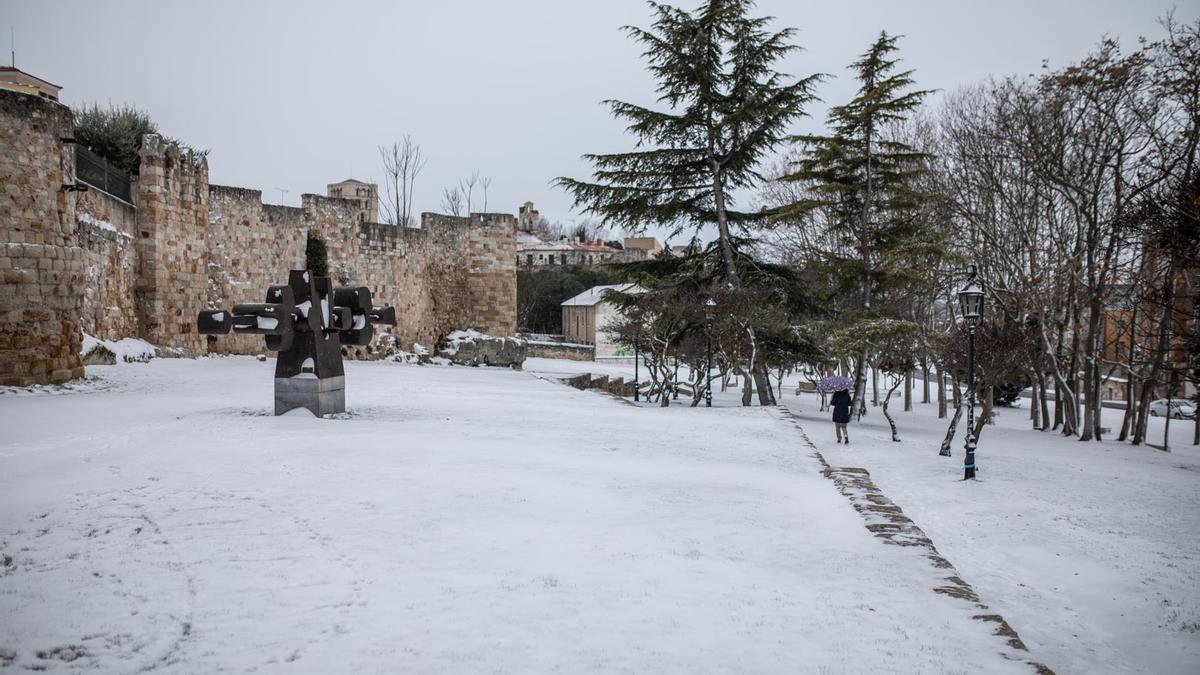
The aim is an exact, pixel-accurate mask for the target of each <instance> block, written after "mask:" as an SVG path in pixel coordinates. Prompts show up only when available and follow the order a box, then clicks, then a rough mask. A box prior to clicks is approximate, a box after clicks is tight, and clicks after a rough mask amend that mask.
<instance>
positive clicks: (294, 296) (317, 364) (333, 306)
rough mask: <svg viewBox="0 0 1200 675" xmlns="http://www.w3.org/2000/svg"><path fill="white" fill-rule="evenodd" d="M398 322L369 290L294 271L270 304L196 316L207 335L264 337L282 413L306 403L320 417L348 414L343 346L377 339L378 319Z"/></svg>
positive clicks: (270, 291) (273, 293)
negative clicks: (377, 304) (374, 300)
mask: <svg viewBox="0 0 1200 675" xmlns="http://www.w3.org/2000/svg"><path fill="white" fill-rule="evenodd" d="M377 323H378V324H386V325H389V326H395V325H396V310H395V309H394V308H392V307H374V306H372V305H371V291H370V290H369V289H367V288H366V287H357V288H334V287H333V284H332V282H330V280H329V277H317V276H313V275H312V274H311V273H309V272H307V271H305V270H292V271H291V272H290V273H289V274H288V283H287V285H286V286H271V287H269V288H268V289H267V299H266V302H263V303H256V304H242V305H234V306H233V310H232V311H228V312H227V311H225V310H223V309H207V310H204V311H202V312H200V316H199V317H197V319H196V327H197V329H198V331H199V332H200V333H202V334H205V335H225V334H228V333H229V331H230V330H232V331H233V332H234V333H240V334H243V335H262V336H263V337H264V338H265V340H266V343H267V349H270V350H273V351H277V352H279V356H278V358H277V359H276V360H275V414H276V415H282V414H283V413H285V412H287V411H289V410H292V409H294V408H307V409H308V410H309V411H310V412H312V414H314V415H316V416H317V417H321V416H323V415H329V414H335V413H343V412H345V411H346V376H345V371H344V369H343V367H342V349H341V346H342V345H343V344H347V345H358V346H366V345H369V344H371V337H372V335H373V334H374V332H375V327H374V325H375V324H377Z"/></svg>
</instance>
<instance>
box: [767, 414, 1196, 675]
mask: <svg viewBox="0 0 1200 675" xmlns="http://www.w3.org/2000/svg"><path fill="white" fill-rule="evenodd" d="M793 393H794V390H793ZM914 393H916V394H917V396H919V392H914ZM785 400H786V402H787V405H788V407H789V409H791V410H793V411H794V412H796V414H797V416H798V417H800V419H801V420H802V423H804V425H805V428H806V429H807V430H808V435H809V436H810V438H811V439H812V440H813V442H814V443H816V445H817V447H818V448H819V449H820V450H821V452H822V454H824V455H825V457H826V459H827V460H828V461H829V462H830V463H831V464H834V465H840V466H861V467H864V468H866V469H868V470H869V471H870V472H871V475H872V477H874V479H875V482H876V484H877V485H878V486H879V487H880V488H881V489H882V490H883V491H884V493H886V494H887V495H888V496H890V497H891V498H892V499H893V500H894V501H895V502H896V503H897V504H899V505H900V506H902V507H903V508H904V510H905V513H907V514H908V515H909V517H911V518H912V519H913V520H914V521H916V523H917V524H919V525H920V526H921V527H922V529H924V530H925V532H926V534H928V535H929V536H930V537H931V538H932V539H933V541H934V542H935V543H936V544H937V546H938V549H939V550H940V551H941V552H942V554H943V555H945V556H946V557H947V558H948V559H949V560H951V561H953V562H954V564H955V566H956V567H957V568H958V570H959V571H960V572H961V573H962V574H963V576H964V577H965V578H966V579H967V580H968V581H970V582H971V583H972V584H973V585H974V586H975V588H976V589H977V590H978V591H979V593H980V595H981V596H982V597H984V598H985V599H987V600H988V601H989V602H990V603H991V605H992V607H993V608H995V609H996V610H998V611H999V612H1000V614H1002V615H1003V616H1004V617H1005V618H1006V619H1008V621H1009V622H1010V623H1011V624H1012V625H1013V626H1014V627H1015V628H1016V629H1017V630H1018V631H1019V632H1020V634H1021V638H1022V639H1023V640H1024V641H1025V643H1026V644H1027V645H1028V646H1029V649H1030V651H1031V652H1032V653H1033V654H1035V655H1037V657H1038V658H1039V659H1040V660H1041V661H1042V662H1043V663H1045V664H1046V665H1048V666H1050V667H1051V668H1053V669H1055V670H1056V671H1058V672H1060V673H1100V672H1103V673H1140V672H1146V673H1191V674H1195V673H1200V450H1198V449H1197V448H1196V447H1195V446H1193V445H1190V443H1191V435H1192V426H1191V422H1190V421H1185V422H1183V423H1180V422H1179V421H1177V420H1176V421H1173V422H1172V424H1171V431H1172V439H1171V440H1172V443H1171V447H1172V452H1170V453H1164V452H1162V451H1159V450H1155V449H1152V448H1148V447H1144V446H1143V447H1140V448H1135V447H1132V446H1130V445H1129V444H1128V443H1117V442H1115V441H1108V442H1104V443H1102V444H1096V443H1082V442H1079V441H1077V440H1073V439H1067V438H1064V437H1062V436H1061V435H1058V434H1056V433H1054V432H1045V433H1042V432H1037V431H1032V430H1031V429H1030V428H1029V427H1030V423H1029V419H1028V410H1027V409H1001V410H1000V411H999V413H1000V414H999V416H998V419H997V422H996V424H995V425H990V426H988V427H986V428H985V429H984V431H983V433H982V434H981V438H980V441H979V449H978V451H977V453H976V464H977V465H978V467H979V469H978V475H979V480H977V481H975V482H966V483H964V482H961V481H959V482H956V479H958V478H961V477H962V471H963V470H962V463H963V450H962V435H961V432H960V435H959V436H958V437H957V438H956V439H955V442H954V446H953V449H952V451H953V453H954V456H953V457H950V458H947V457H939V456H938V455H937V451H938V448H939V447H940V445H941V441H942V438H943V437H944V435H945V424H946V421H942V420H937V414H936V413H937V406H936V404H928V405H922V404H920V403H914V404H913V411H912V412H908V413H905V412H903V411H902V409H903V406H902V405H901V404H900V403H899V402H897V401H893V403H892V406H891V408H890V409H891V411H892V413H893V417H895V418H896V420H897V425H898V426H899V430H900V438H901V442H899V443H896V442H893V441H892V440H891V432H890V431H889V429H888V425H887V421H886V420H885V419H884V418H883V415H882V414H881V413H880V411H879V409H878V408H873V409H870V410H869V413H868V416H867V417H864V418H863V420H862V422H861V423H859V424H853V425H851V426H850V436H851V438H850V444H849V445H837V444H836V443H835V442H834V441H835V437H834V430H833V425H832V423H830V422H829V414H828V413H822V412H819V407H820V404H819V401H818V397H817V396H816V395H814V394H806V395H802V396H801V397H799V398H797V397H796V396H794V395H788V396H786V397H785ZM917 400H919V398H918V399H917ZM1025 403H1026V404H1028V402H1027V401H1026V402H1025ZM1104 413H1105V417H1106V424H1108V425H1109V426H1113V427H1119V426H1120V419H1121V418H1120V414H1121V411H1116V410H1106V411H1104ZM964 423H965V415H964ZM1162 424H1163V420H1162V419H1151V420H1150V425H1151V426H1150V432H1151V435H1152V438H1153V439H1154V440H1155V442H1158V443H1161V439H1162V432H1163V430H1162Z"/></svg>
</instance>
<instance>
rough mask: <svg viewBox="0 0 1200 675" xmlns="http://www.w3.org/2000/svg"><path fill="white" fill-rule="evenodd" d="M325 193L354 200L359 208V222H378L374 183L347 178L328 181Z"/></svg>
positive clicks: (376, 188)
mask: <svg viewBox="0 0 1200 675" xmlns="http://www.w3.org/2000/svg"><path fill="white" fill-rule="evenodd" d="M326 195H327V196H329V197H337V198H339V199H349V200H351V201H353V202H355V204H356V205H357V207H358V210H359V213H358V220H359V222H361V223H378V222H379V186H378V185H376V184H375V183H364V182H362V181H361V180H355V179H353V178H348V179H346V180H344V181H342V182H340V183H330V184H329V185H328V186H327V192H326Z"/></svg>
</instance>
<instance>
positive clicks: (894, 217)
mask: <svg viewBox="0 0 1200 675" xmlns="http://www.w3.org/2000/svg"><path fill="white" fill-rule="evenodd" d="M898 37H899V36H895V35H888V34H887V33H886V32H881V33H880V35H879V38H878V39H877V40H876V41H875V42H874V43H873V44H872V45H871V47H870V49H868V50H867V52H866V53H864V54H863V55H862V56H861V57H859V59H858V60H857V61H855V62H854V63H853V64H851V66H850V68H851V70H852V71H854V73H855V78H856V79H857V80H858V82H859V89H858V93H857V95H856V96H855V97H854V98H853V99H852V100H851V101H850V102H848V103H846V104H845V105H841V106H836V107H834V108H832V109H831V110H830V112H829V119H828V122H829V126H830V128H831V131H832V134H831V135H829V136H798V137H796V140H798V141H799V142H800V143H801V145H802V147H803V148H804V154H803V156H802V157H801V159H800V160H799V161H798V162H797V163H796V165H795V167H794V168H795V171H794V172H793V173H791V174H789V175H786V176H783V177H782V180H785V181H800V182H802V183H804V184H806V185H807V186H808V188H809V189H808V191H807V193H808V196H807V197H806V198H804V199H801V200H798V201H796V202H794V203H792V204H789V205H787V206H786V207H784V208H782V209H780V211H779V212H778V213H777V214H776V215H775V219H776V220H777V221H778V220H789V219H802V218H806V217H808V216H810V215H811V214H812V213H813V212H815V211H821V212H823V213H824V214H825V217H826V221H827V225H828V227H829V228H830V229H832V230H834V233H835V234H836V235H837V237H836V239H837V240H838V243H839V244H840V249H841V250H840V251H834V252H831V257H832V258H834V260H833V262H834V264H835V266H836V267H837V268H838V274H839V275H840V276H842V277H843V279H844V280H847V281H851V283H852V284H853V286H854V287H856V288H857V290H858V292H859V294H860V298H861V300H860V303H861V305H860V308H861V312H860V317H859V319H869V318H871V313H872V306H871V305H872V299H873V297H874V295H875V294H876V292H877V291H878V290H879V289H880V287H881V286H884V285H886V278H885V277H886V275H887V267H888V266H893V265H895V263H896V257H895V256H894V255H891V254H892V253H893V252H894V251H896V250H897V249H901V248H903V247H904V246H906V245H908V244H909V243H910V242H912V241H913V239H914V238H915V237H918V236H919V230H920V226H921V225H920V223H919V220H918V219H917V218H915V217H914V216H915V210H916V209H917V208H918V207H919V206H920V205H921V203H922V201H923V200H924V199H926V197H925V196H924V195H922V194H921V193H920V192H919V191H917V190H916V189H915V188H914V187H913V184H914V178H915V177H916V176H917V175H918V173H919V172H920V171H921V170H922V167H923V165H924V162H925V160H926V159H927V157H926V155H924V154H922V153H920V152H918V151H916V150H915V149H914V148H913V147H912V146H910V145H908V144H907V143H904V142H902V141H899V140H896V139H894V138H892V137H890V135H889V134H888V131H889V128H890V126H891V125H894V124H896V123H898V122H901V121H903V120H904V119H905V118H906V117H907V116H908V115H909V114H910V113H912V112H913V111H914V110H915V109H916V108H918V107H919V106H920V105H921V101H922V100H923V99H924V98H925V97H926V96H927V95H928V94H929V93H930V92H929V91H922V90H914V89H913V88H912V87H913V84H914V81H913V78H912V72H913V71H911V70H906V71H900V72H897V63H898V62H899V60H898V59H897V58H895V57H894V56H893V53H894V52H895V51H896V41H897V39H898ZM847 277H849V279H847ZM859 356H860V358H859V359H858V363H857V366H856V369H855V386H854V401H855V404H856V405H857V406H859V407H860V409H861V404H862V400H863V389H864V381H865V376H864V375H865V373H864V371H865V367H866V361H867V354H866V353H865V352H864V353H862V354H860V355H859Z"/></svg>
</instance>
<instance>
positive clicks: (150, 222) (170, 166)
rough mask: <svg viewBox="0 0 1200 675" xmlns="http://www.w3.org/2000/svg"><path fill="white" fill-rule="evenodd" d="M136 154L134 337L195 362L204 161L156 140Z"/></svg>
mask: <svg viewBox="0 0 1200 675" xmlns="http://www.w3.org/2000/svg"><path fill="white" fill-rule="evenodd" d="M139 154H140V157H141V168H140V172H139V175H138V179H137V183H136V184H137V192H136V193H135V196H134V199H135V200H136V204H137V227H138V236H137V240H136V243H137V248H138V263H139V265H138V275H137V277H138V279H137V288H136V292H135V294H134V301H135V303H136V307H137V310H138V326H139V328H140V333H141V337H142V338H144V339H146V340H148V341H149V342H151V343H152V344H155V345H159V346H162V347H175V348H182V349H183V350H185V351H186V352H187V353H190V354H202V353H204V350H205V340H204V336H202V335H200V334H199V333H197V332H196V315H197V314H199V312H200V310H201V309H203V308H204V306H205V302H204V301H205V296H206V291H205V289H206V288H207V287H208V271H207V262H208V255H207V253H208V241H207V237H206V236H205V235H206V230H207V228H208V160H207V158H205V157H203V156H199V157H197V156H195V155H194V154H193V153H192V152H190V151H181V150H180V148H179V146H178V145H175V144H173V143H166V142H164V141H163V140H162V138H161V137H159V136H147V137H146V139H145V140H144V141H143V142H142V149H141V151H140V153H139Z"/></svg>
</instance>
